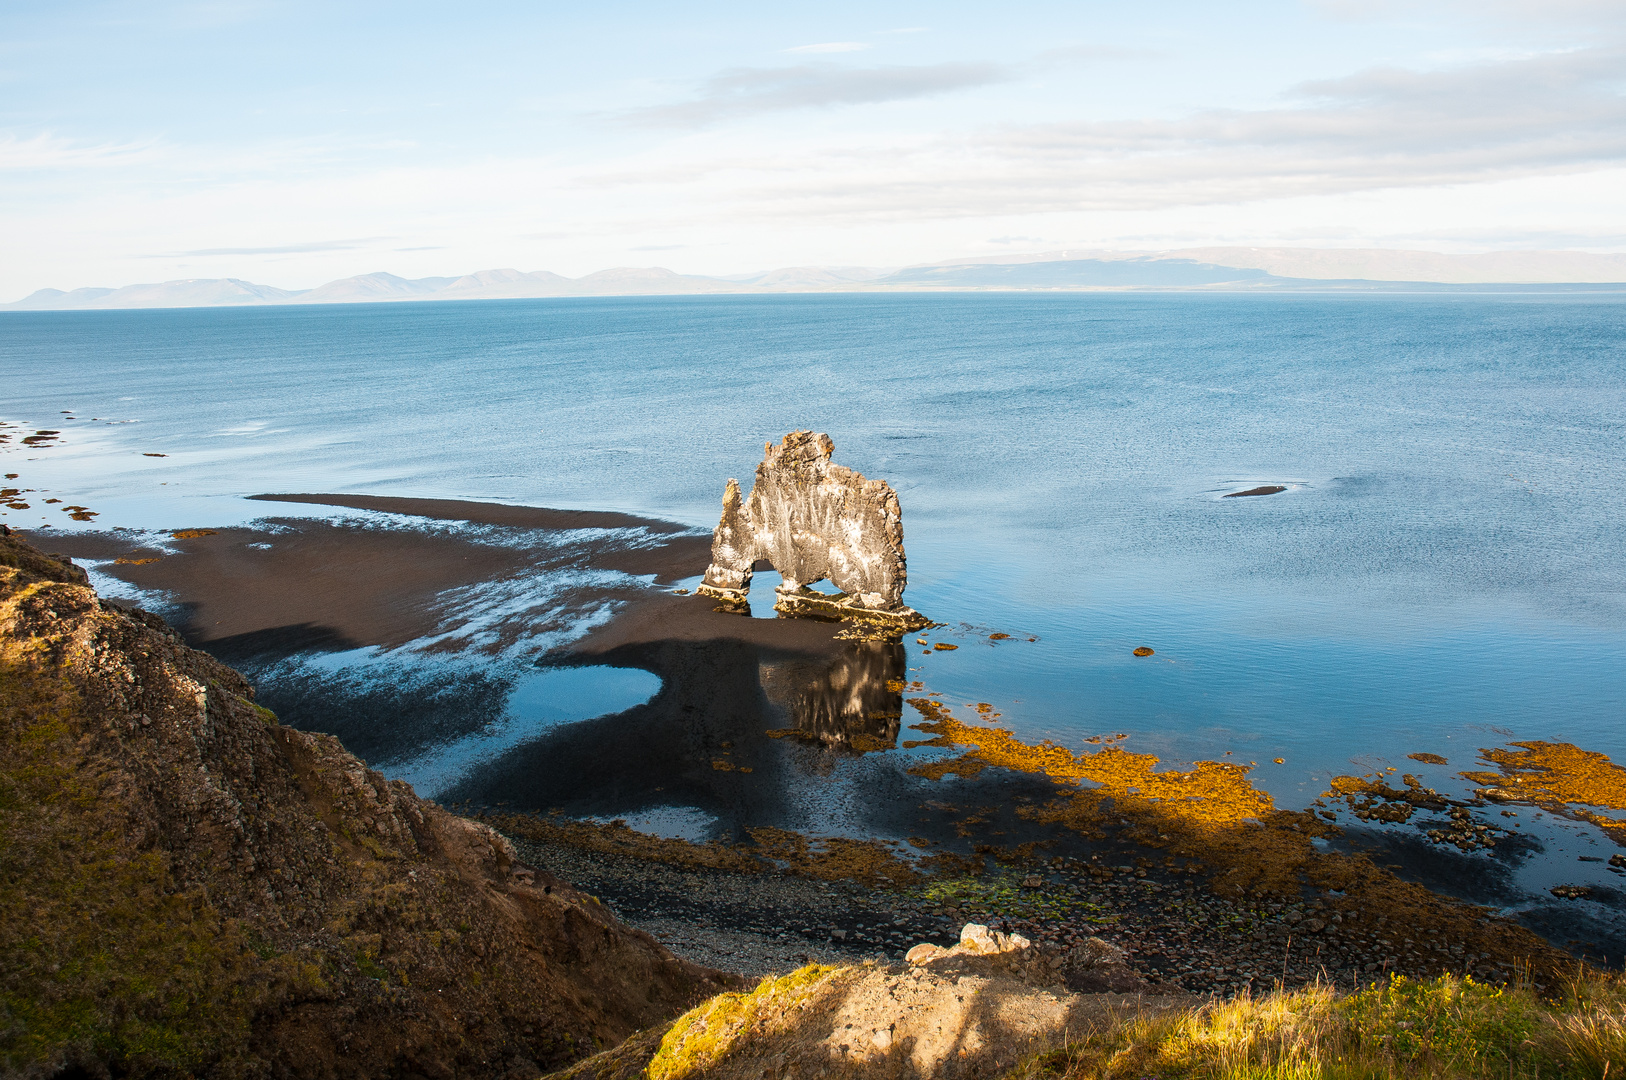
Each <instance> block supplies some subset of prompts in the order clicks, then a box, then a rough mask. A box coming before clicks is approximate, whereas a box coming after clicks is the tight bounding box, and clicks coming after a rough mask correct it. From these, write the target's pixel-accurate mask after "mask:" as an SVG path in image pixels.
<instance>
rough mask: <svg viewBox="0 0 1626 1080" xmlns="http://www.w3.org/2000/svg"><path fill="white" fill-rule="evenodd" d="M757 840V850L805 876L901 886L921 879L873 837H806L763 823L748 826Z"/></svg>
mask: <svg viewBox="0 0 1626 1080" xmlns="http://www.w3.org/2000/svg"><path fill="white" fill-rule="evenodd" d="M746 832H747V833H749V834H750V837H751V839H752V840H754V841H756V844H757V854H760V855H761V856H762V857H764V858H767V859H773V860H775V861H776V862H781V863H784V864H785V866H786V868H787V869H789V870H790V871H791V872H793V873H796V874H801V875H803V876H805V877H815V878H822V879H824V880H826V881H862V882H864V883H865V884H867V885H873V886H890V887H892V888H902V887H904V886H906V885H913V884H914V883H916V882H917V881H919V880H920V877H921V875H920V872H919V871H918V870H916V869H915V868H914V867H913V866H911V865H910V864H909V863H908V862H907V861H906V860H904V859H902V858H899V857H898V856H897V855H896V854H895V853H893V852H892V851H891V850H890V849H888V848H887V846H886V845H885V844H882V843H879V842H877V841H874V840H847V839H843V838H841V837H824V838H820V839H815V840H809V839H808V838H807V837H805V836H803V835H802V834H801V833H796V832H791V831H789V830H788V829H775V828H771V827H767V826H764V827H762V828H757V829H747V830H746Z"/></svg>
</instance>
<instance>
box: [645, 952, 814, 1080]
mask: <svg viewBox="0 0 1626 1080" xmlns="http://www.w3.org/2000/svg"><path fill="white" fill-rule="evenodd" d="M838 970H840V969H838V968H833V967H824V966H821V965H819V964H809V965H808V966H807V967H804V968H799V969H798V970H796V971H793V972H791V973H790V974H789V975H781V976H778V977H774V976H769V977H767V978H765V979H763V980H762V982H760V983H758V984H757V988H756V989H755V990H752V991H751V992H750V993H748V994H718V995H717V996H716V997H714V998H712V999H711V1000H710V1001H707V1002H706V1003H705V1004H704V1005H701V1006H699V1007H698V1008H694V1009H691V1010H689V1011H688V1012H686V1013H684V1014H683V1015H682V1016H680V1017H678V1019H677V1022H676V1023H674V1024H673V1025H672V1027H671V1028H670V1030H668V1031H667V1032H666V1034H665V1035H664V1036H663V1037H662V1038H661V1047H660V1049H659V1050H657V1051H656V1052H655V1057H654V1059H653V1060H652V1061H650V1063H649V1067H648V1068H647V1069H646V1070H645V1073H644V1075H645V1076H647V1077H648V1078H649V1080H683V1077H686V1076H689V1075H691V1074H694V1073H697V1072H703V1071H704V1070H706V1069H708V1068H710V1067H711V1066H713V1065H715V1064H716V1063H717V1062H718V1061H720V1060H722V1058H723V1056H724V1055H725V1054H727V1053H728V1051H729V1049H730V1048H731V1047H732V1046H733V1045H734V1044H735V1042H737V1041H738V1040H739V1039H740V1038H741V1037H742V1036H743V1035H746V1034H747V1033H751V1032H753V1031H754V1030H755V1029H757V1028H759V1027H765V1028H766V1029H767V1032H768V1033H770V1034H771V1033H772V1031H773V1029H774V1027H775V1023H774V1021H775V1020H777V1019H779V1018H780V1017H783V1016H784V1015H785V1013H787V1012H788V1011H789V1010H791V1009H794V1008H795V1007H796V1006H798V1005H800V1004H802V1003H803V1002H805V1001H806V1000H807V999H808V998H810V997H812V996H813V993H814V991H815V990H817V989H818V988H819V986H820V985H821V984H822V983H824V982H825V980H826V979H827V978H829V976H830V975H831V974H832V973H834V972H836V971H838Z"/></svg>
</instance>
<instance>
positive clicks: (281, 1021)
mask: <svg viewBox="0 0 1626 1080" xmlns="http://www.w3.org/2000/svg"><path fill="white" fill-rule="evenodd" d="M726 978H727V977H726V976H723V975H722V974H721V973H718V972H712V971H709V970H707V969H704V968H700V967H697V966H696V965H693V964H690V963H687V962H685V961H682V960H679V959H677V958H675V957H674V956H672V954H671V953H670V952H668V951H667V950H666V949H665V948H664V947H662V946H661V945H660V944H659V943H657V942H656V941H655V940H654V939H653V938H651V937H650V936H649V935H647V934H645V933H643V932H641V931H638V930H634V929H631V928H629V927H627V926H625V925H623V924H621V923H620V922H619V921H618V920H616V919H615V918H614V917H613V916H612V915H611V914H610V913H609V912H608V911H606V910H605V909H604V908H603V907H602V905H600V904H598V903H597V902H596V901H595V900H593V898H591V897H588V896H584V895H582V894H580V893H578V892H576V891H575V890H573V889H571V888H570V887H569V886H568V885H566V884H564V883H562V882H559V881H557V880H555V879H553V878H551V877H550V876H549V875H547V874H545V873H541V872H538V871H534V870H531V869H529V868H527V867H525V866H523V865H521V864H520V863H519V862H518V861H517V860H516V858H515V856H514V852H513V849H512V848H511V847H510V846H509V844H508V842H507V841H505V840H504V839H503V838H502V837H500V836H499V835H497V834H496V833H495V832H493V831H492V830H491V829H489V828H487V827H486V826H483V825H479V824H476V823H474V822H471V821H468V820H465V819H463V818H459V817H456V816H454V815H451V814H448V813H446V812H445V811H443V810H441V809H440V808H439V807H438V806H436V805H434V804H433V803H429V802H426V801H424V800H422V799H419V798H417V797H416V796H415V795H414V794H413V793H412V791H411V789H410V788H409V787H407V786H406V785H405V784H402V783H400V782H393V783H392V782H388V781H386V780H385V779H384V778H383V777H382V776H381V775H379V774H378V773H377V772H374V771H372V770H370V769H367V768H366V767H365V766H364V765H363V764H362V763H361V762H360V761H358V760H357V759H356V758H355V757H353V756H352V755H350V754H349V753H347V752H346V751H345V750H344V748H343V747H342V746H341V745H340V744H339V742H338V741H337V740H336V739H333V738H331V737H328V736H322V735H308V734H305V733H302V732H299V731H294V730H292V729H290V728H286V727H283V726H281V725H279V724H278V723H277V722H276V718H275V717H274V716H272V715H271V714H270V713H269V712H268V711H266V710H265V709H262V708H260V707H258V706H256V705H255V704H254V702H253V690H252V689H251V688H250V687H249V685H248V684H247V682H246V681H245V680H244V679H243V678H242V676H240V675H238V674H237V673H236V672H235V671H233V670H231V669H230V668H227V667H225V666H223V665H221V664H220V663H218V662H216V661H215V660H213V659H211V658H210V657H208V656H206V655H205V654H203V653H200V652H197V651H195V650H193V649H190V648H187V647H186V646H185V645H183V644H182V643H181V641H180V639H179V637H178V636H177V635H176V634H175V633H174V632H173V631H172V630H171V629H170V628H169V627H168V626H167V625H166V624H165V623H164V622H163V621H162V620H160V619H159V618H157V617H156V616H153V615H150V614H146V613H143V612H139V611H131V610H125V609H121V608H119V607H116V606H113V605H111V604H108V603H104V602H102V601H100V600H98V598H97V597H96V594H95V593H94V591H92V590H91V589H90V588H89V586H88V584H87V580H86V575H85V573H84V571H83V570H81V569H79V568H77V567H75V566H73V565H72V564H71V563H69V562H68V561H67V560H65V559H58V558H53V557H51V556H48V555H45V554H43V553H41V552H40V551H38V550H36V549H34V548H32V547H30V546H28V545H27V544H24V543H22V542H21V541H20V540H18V539H17V538H16V537H7V536H0V1075H8V1076H9V1075H22V1076H53V1075H73V1076H107V1075H200V1074H205V1075H218V1076H236V1075H258V1076H264V1075H273V1076H302V1077H308V1076H333V1077H342V1076H421V1077H424V1078H439V1077H450V1076H456V1075H480V1076H506V1075H514V1076H535V1075H537V1074H538V1073H539V1072H541V1071H544V1070H546V1069H548V1068H550V1067H558V1066H560V1065H563V1064H565V1063H567V1062H569V1061H571V1060H574V1059H576V1058H579V1057H581V1056H582V1055H583V1054H587V1053H592V1052H594V1051H597V1050H602V1049H605V1048H608V1047H612V1046H615V1045H616V1044H617V1043H619V1042H620V1041H622V1040H623V1039H624V1038H626V1037H627V1036H628V1035H629V1034H631V1033H633V1032H634V1031H636V1030H638V1029H641V1028H645V1027H648V1026H649V1025H652V1024H655V1023H658V1022H661V1021H668V1020H670V1019H671V1018H672V1017H673V1016H675V1015H677V1014H678V1013H680V1012H682V1011H683V1010H684V1009H686V1008H688V1007H690V1006H691V1005H693V1004H694V1003H695V1002H696V1001H698V1000H701V999H702V998H704V997H706V996H709V995H711V994H714V993H716V992H717V991H719V990H721V989H724V983H725V980H726Z"/></svg>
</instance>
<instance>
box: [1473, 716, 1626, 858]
mask: <svg viewBox="0 0 1626 1080" xmlns="http://www.w3.org/2000/svg"><path fill="white" fill-rule="evenodd" d="M1511 745H1513V746H1516V747H1519V749H1518V750H1499V749H1492V750H1480V751H1479V756H1480V757H1481V758H1482V759H1484V760H1485V761H1486V762H1488V763H1489V764H1492V765H1495V766H1496V767H1497V768H1499V769H1500V770H1501V771H1500V772H1465V773H1462V774H1461V776H1462V778H1463V779H1464V780H1467V781H1469V782H1471V783H1475V784H1480V785H1483V786H1482V787H1481V788H1480V789H1479V790H1478V792H1477V794H1479V795H1482V796H1484V797H1485V798H1487V799H1493V800H1495V801H1497V802H1519V803H1530V804H1532V805H1536V806H1541V807H1543V808H1545V809H1549V810H1552V811H1554V812H1562V813H1566V814H1568V815H1570V816H1572V817H1577V818H1582V819H1584V820H1587V821H1590V822H1592V823H1593V824H1595V825H1598V826H1601V827H1602V828H1603V830H1604V832H1605V834H1606V835H1607V836H1609V837H1610V839H1612V840H1614V841H1615V842H1616V843H1617V844H1623V845H1626V820H1622V819H1619V818H1613V817H1608V816H1606V815H1604V814H1599V813H1595V812H1593V811H1590V810H1583V809H1578V807H1585V806H1602V807H1605V808H1607V809H1610V810H1626V769H1623V768H1621V767H1620V766H1619V765H1616V764H1615V763H1614V762H1612V761H1610V760H1609V758H1608V757H1607V756H1606V755H1604V754H1599V753H1595V752H1594V751H1591V750H1582V749H1581V748H1580V747H1579V746H1576V745H1575V744H1574V743H1555V742H1541V741H1539V740H1538V741H1532V742H1516V743H1513V744H1511Z"/></svg>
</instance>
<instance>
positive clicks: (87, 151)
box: [0, 132, 157, 170]
mask: <svg viewBox="0 0 1626 1080" xmlns="http://www.w3.org/2000/svg"><path fill="white" fill-rule="evenodd" d="M156 145H157V144H156V143H155V142H153V141H150V140H149V141H145V142H122V143H89V144H87V143H79V142H74V141H73V140H71V139H63V138H60V137H58V136H56V135H51V134H48V133H43V132H42V133H40V134H38V135H35V136H33V137H32V138H27V139H24V138H19V137H18V136H16V135H11V134H7V135H0V169H15V170H28V169H100V168H110V167H120V166H125V165H130V164H133V163H135V162H137V161H142V160H146V159H149V158H151V157H152V156H153V155H154V153H155V150H156Z"/></svg>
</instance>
